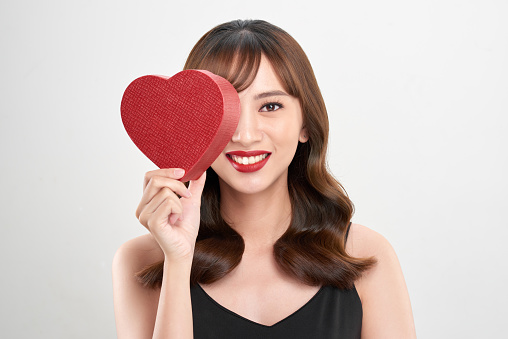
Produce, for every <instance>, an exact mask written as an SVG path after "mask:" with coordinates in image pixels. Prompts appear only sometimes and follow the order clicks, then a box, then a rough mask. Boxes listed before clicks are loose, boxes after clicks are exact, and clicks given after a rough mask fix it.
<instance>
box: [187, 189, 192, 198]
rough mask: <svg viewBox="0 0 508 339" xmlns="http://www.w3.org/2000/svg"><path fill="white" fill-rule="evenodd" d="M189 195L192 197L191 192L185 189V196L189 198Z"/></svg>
mask: <svg viewBox="0 0 508 339" xmlns="http://www.w3.org/2000/svg"><path fill="white" fill-rule="evenodd" d="M190 197H192V193H191V192H190V191H189V190H187V198H190Z"/></svg>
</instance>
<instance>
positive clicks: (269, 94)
mask: <svg viewBox="0 0 508 339" xmlns="http://www.w3.org/2000/svg"><path fill="white" fill-rule="evenodd" d="M277 95H284V96H289V94H287V93H286V92H283V91H269V92H263V93H259V94H256V96H255V97H254V100H259V99H263V98H266V97H274V96H277Z"/></svg>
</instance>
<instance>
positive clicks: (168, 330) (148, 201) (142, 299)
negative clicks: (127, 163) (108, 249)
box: [113, 169, 206, 339]
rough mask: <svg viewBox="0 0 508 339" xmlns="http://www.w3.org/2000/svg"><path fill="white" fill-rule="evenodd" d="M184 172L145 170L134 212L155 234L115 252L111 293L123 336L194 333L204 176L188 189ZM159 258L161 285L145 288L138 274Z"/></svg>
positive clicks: (171, 335)
mask: <svg viewBox="0 0 508 339" xmlns="http://www.w3.org/2000/svg"><path fill="white" fill-rule="evenodd" d="M181 175H183V174H181ZM181 175H177V173H176V172H175V171H174V170H173V169H161V170H157V171H152V172H148V173H147V175H146V177H145V182H144V192H143V197H142V199H141V202H140V204H139V207H138V209H137V211H136V216H137V217H138V218H139V220H140V222H141V224H143V225H144V226H145V227H146V228H147V229H148V230H149V231H150V233H151V235H146V236H144V237H139V238H136V239H133V240H132V241H130V242H127V243H125V244H124V245H122V247H121V248H120V249H119V250H118V252H117V253H116V255H115V259H114V262H113V288H114V293H113V295H114V304H115V319H116V326H117V334H118V338H120V339H125V338H186V339H189V338H192V336H193V335H192V309H191V300H190V281H189V280H190V279H189V278H190V269H191V264H192V257H193V254H194V247H195V242H196V236H197V232H198V228H199V217H200V216H199V208H200V204H201V192H202V190H203V186H204V182H205V176H206V175H205V174H203V175H202V176H201V177H200V178H199V179H198V180H196V181H191V183H190V185H189V189H187V188H186V187H185V186H184V185H183V184H182V183H181V182H179V181H177V180H175V179H178V178H179V177H181ZM179 196H180V197H179ZM160 259H164V275H163V280H162V287H161V289H160V290H159V289H156V290H152V289H148V288H145V287H143V286H142V285H141V284H140V283H138V282H137V280H136V278H135V277H134V274H135V273H136V272H138V271H139V270H141V269H142V268H144V266H146V265H148V264H152V263H154V262H157V261H159V260H160Z"/></svg>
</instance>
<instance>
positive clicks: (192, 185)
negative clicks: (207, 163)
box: [189, 171, 206, 202]
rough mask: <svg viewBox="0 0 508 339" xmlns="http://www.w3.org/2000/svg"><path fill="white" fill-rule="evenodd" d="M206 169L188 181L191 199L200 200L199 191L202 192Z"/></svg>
mask: <svg viewBox="0 0 508 339" xmlns="http://www.w3.org/2000/svg"><path fill="white" fill-rule="evenodd" d="M205 181H206V171H204V172H203V174H201V176H200V177H199V178H198V179H196V180H191V181H190V182H189V192H190V193H191V194H192V197H191V199H197V201H199V202H201V193H203V187H205Z"/></svg>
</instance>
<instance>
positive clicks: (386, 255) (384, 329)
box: [346, 224, 415, 338]
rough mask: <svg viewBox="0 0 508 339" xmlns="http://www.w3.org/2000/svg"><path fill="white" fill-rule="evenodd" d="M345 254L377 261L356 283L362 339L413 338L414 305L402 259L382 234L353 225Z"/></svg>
mask: <svg viewBox="0 0 508 339" xmlns="http://www.w3.org/2000/svg"><path fill="white" fill-rule="evenodd" d="M346 251H347V252H348V253H349V254H350V255H351V256H353V257H357V258H368V257H373V258H374V259H376V261H377V262H376V264H375V265H374V266H373V267H372V268H370V269H369V270H367V271H366V272H364V273H363V275H362V277H361V278H360V279H358V280H357V281H356V282H355V287H356V289H357V291H358V295H359V296H360V299H361V301H362V308H363V314H364V315H363V327H362V338H374V337H375V338H385V337H386V338H413V337H415V332H414V321H413V315H412V310H411V303H410V300H409V294H408V291H407V287H406V283H405V280H404V275H403V273H402V269H401V267H400V263H399V259H398V257H397V254H396V253H395V250H394V249H393V247H392V245H391V244H390V243H389V242H388V240H387V239H386V238H385V237H383V236H382V235H381V234H379V233H377V232H375V231H373V230H371V229H369V228H368V227H365V226H363V225H359V224H352V225H351V229H350V232H349V237H348V240H347V243H346Z"/></svg>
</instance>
